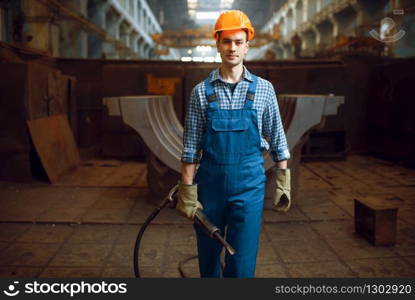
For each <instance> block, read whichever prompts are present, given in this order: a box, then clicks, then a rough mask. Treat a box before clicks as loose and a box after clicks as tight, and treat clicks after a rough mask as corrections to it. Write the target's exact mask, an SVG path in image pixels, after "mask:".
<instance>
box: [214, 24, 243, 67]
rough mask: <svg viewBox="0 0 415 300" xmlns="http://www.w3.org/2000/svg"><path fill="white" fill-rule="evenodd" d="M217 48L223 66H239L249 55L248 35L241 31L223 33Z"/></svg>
mask: <svg viewBox="0 0 415 300" xmlns="http://www.w3.org/2000/svg"><path fill="white" fill-rule="evenodd" d="M216 46H217V48H218V52H219V53H220V56H221V58H222V64H226V65H229V66H236V65H239V64H241V63H242V61H243V59H244V58H245V55H246V53H248V49H249V43H248V41H247V34H246V32H245V31H244V30H241V29H237V30H226V31H222V32H221V34H220V36H219V40H218V41H217V42H216Z"/></svg>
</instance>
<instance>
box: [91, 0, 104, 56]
mask: <svg viewBox="0 0 415 300" xmlns="http://www.w3.org/2000/svg"><path fill="white" fill-rule="evenodd" d="M108 8H109V3H108V2H107V1H106V0H89V1H88V7H87V11H88V18H89V19H90V20H91V21H92V22H93V23H94V24H95V25H97V26H98V27H99V28H102V29H105V28H106V14H107V11H108ZM103 46H104V42H103V40H102V39H101V38H100V37H98V36H97V35H95V34H92V33H90V34H88V57H91V58H101V57H103V53H104V50H103V48H104V47H103Z"/></svg>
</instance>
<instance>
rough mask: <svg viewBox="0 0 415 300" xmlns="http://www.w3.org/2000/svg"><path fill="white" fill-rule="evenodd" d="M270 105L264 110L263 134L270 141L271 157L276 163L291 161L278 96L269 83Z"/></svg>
mask: <svg viewBox="0 0 415 300" xmlns="http://www.w3.org/2000/svg"><path fill="white" fill-rule="evenodd" d="M267 90H268V93H269V95H268V97H267V98H268V100H269V101H268V103H267V106H266V108H265V110H264V115H263V127H262V134H263V135H264V137H265V138H266V139H267V140H268V141H269V144H270V150H271V152H270V153H271V156H272V159H273V160H274V161H281V160H287V159H290V157H291V156H290V151H289V148H288V144H287V139H286V136H285V133H284V127H283V125H282V121H281V116H280V111H279V107H278V101H277V96H276V94H275V90H274V87H273V86H272V84H271V83H269V89H267Z"/></svg>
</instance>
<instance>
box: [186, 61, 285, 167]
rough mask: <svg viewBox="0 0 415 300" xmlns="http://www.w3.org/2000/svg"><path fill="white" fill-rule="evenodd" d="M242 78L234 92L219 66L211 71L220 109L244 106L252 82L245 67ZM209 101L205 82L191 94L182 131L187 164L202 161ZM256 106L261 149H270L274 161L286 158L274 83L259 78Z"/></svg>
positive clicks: (283, 134)
mask: <svg viewBox="0 0 415 300" xmlns="http://www.w3.org/2000/svg"><path fill="white" fill-rule="evenodd" d="M243 68H244V71H243V80H241V81H240V82H238V84H237V86H236V88H235V90H234V92H233V95H232V91H231V90H230V87H229V85H228V84H226V82H225V81H224V80H223V79H222V78H221V76H220V73H219V69H215V70H213V71H212V73H211V74H212V77H211V81H212V82H214V84H213V85H214V91H215V94H216V95H217V96H218V99H219V100H218V106H219V108H220V109H242V108H243V106H244V103H245V101H246V92H247V90H248V86H249V83H250V82H251V81H252V77H251V73H249V71H248V70H247V69H246V68H245V66H244V67H243ZM207 108H208V102H207V100H206V95H205V84H204V81H202V82H200V83H199V84H197V85H196V86H195V87H194V88H193V90H192V93H191V95H190V100H189V103H188V106H187V113H186V119H185V124H184V134H183V152H182V157H181V160H182V162H187V163H199V161H200V158H201V140H202V135H203V133H204V131H205V126H206V111H207ZM253 109H256V110H257V115H258V130H259V132H261V133H262V134H261V149H262V151H268V150H269V149H270V148H271V156H272V159H273V160H274V161H280V160H287V159H289V158H290V152H289V149H288V145H287V140H286V137H285V133H284V128H283V126H282V122H281V117H280V113H279V108H278V102H277V96H276V94H275V91H274V87H273V86H272V84H271V83H270V82H269V81H268V80H265V79H263V78H260V77H258V83H257V87H256V93H255V100H254V103H253Z"/></svg>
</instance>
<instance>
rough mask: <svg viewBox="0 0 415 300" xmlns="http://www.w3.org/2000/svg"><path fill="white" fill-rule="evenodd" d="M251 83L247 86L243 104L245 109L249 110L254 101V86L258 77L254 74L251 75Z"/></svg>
mask: <svg viewBox="0 0 415 300" xmlns="http://www.w3.org/2000/svg"><path fill="white" fill-rule="evenodd" d="M251 76H252V82H251V83H250V84H249V86H248V91H247V92H246V100H245V104H244V108H245V109H251V108H252V105H253V103H254V99H255V92H256V84H257V81H258V77H257V76H255V75H254V74H251Z"/></svg>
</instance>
